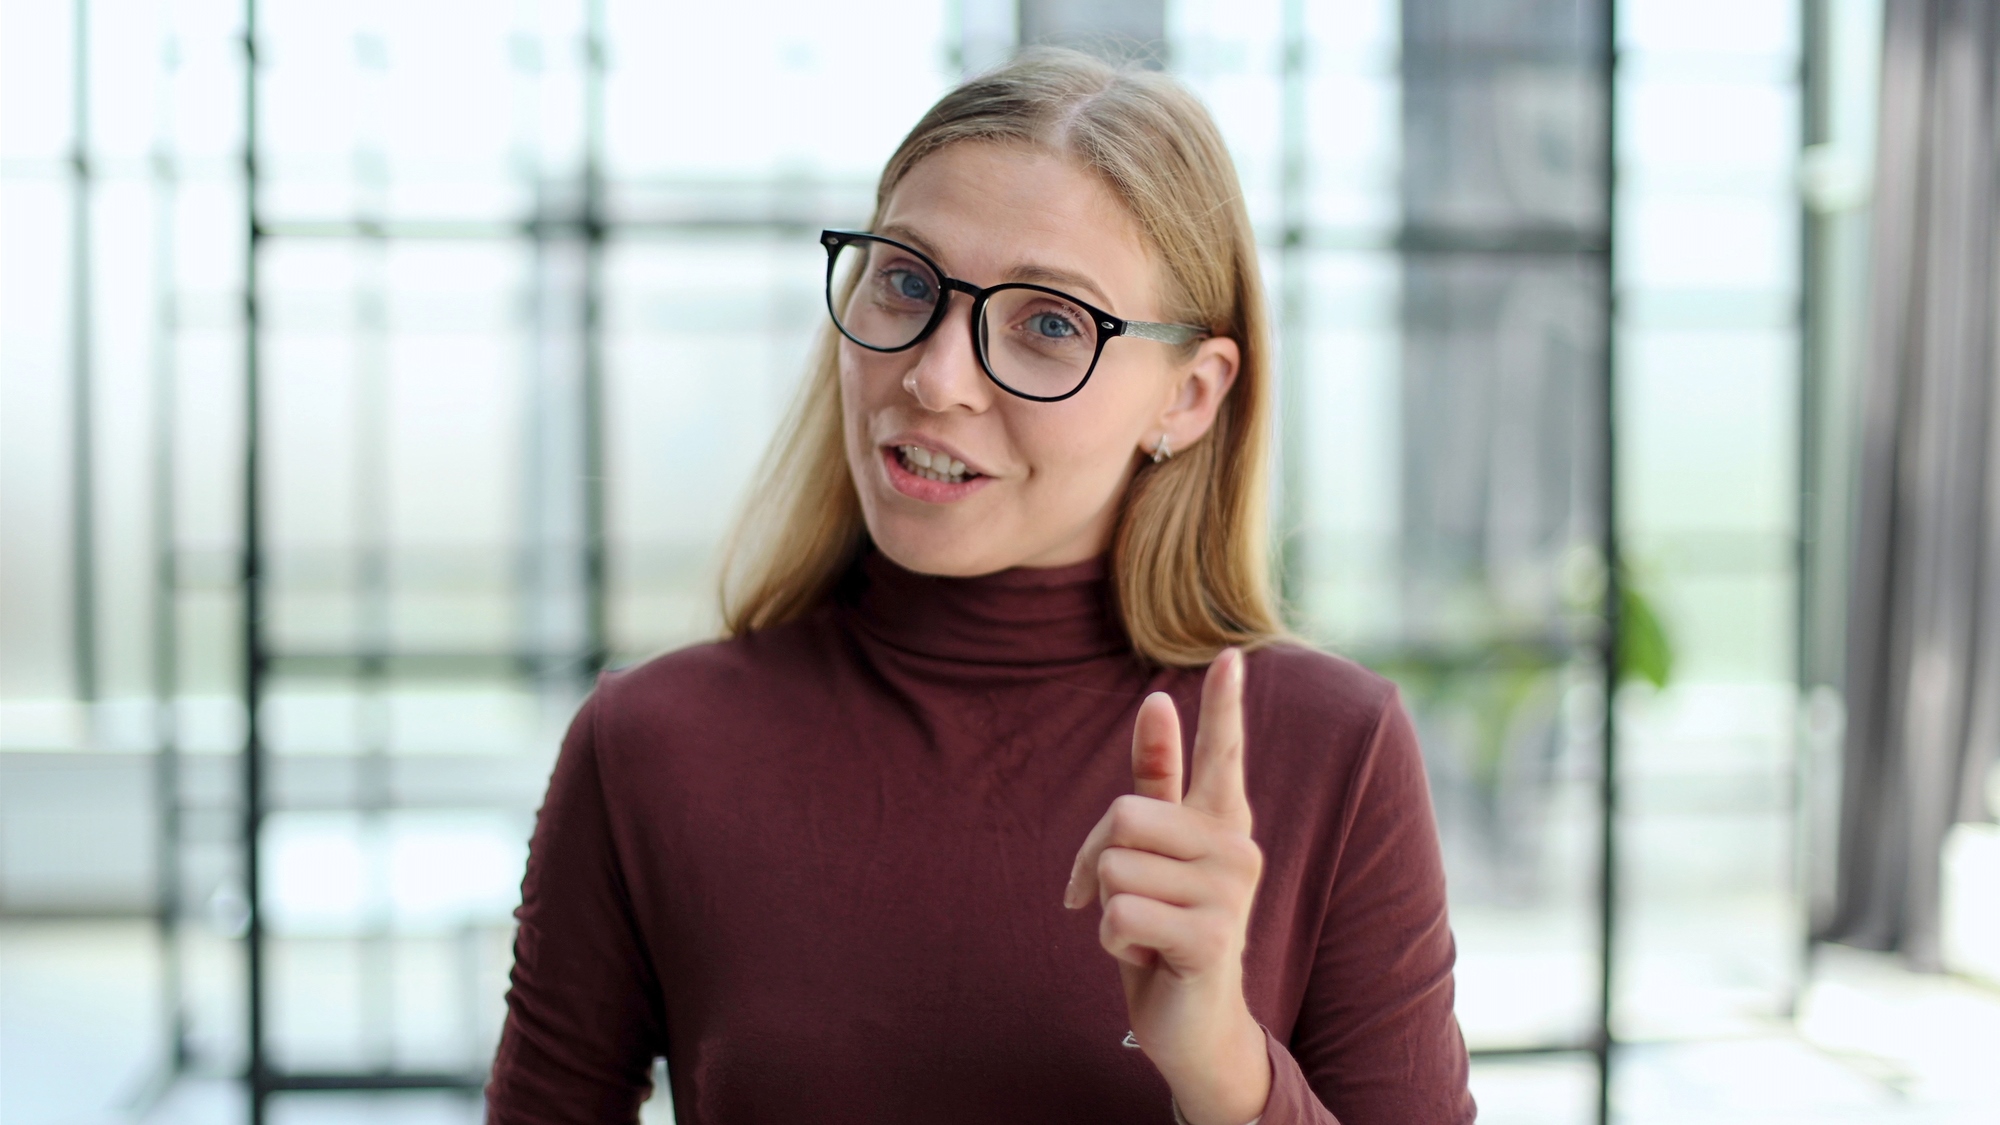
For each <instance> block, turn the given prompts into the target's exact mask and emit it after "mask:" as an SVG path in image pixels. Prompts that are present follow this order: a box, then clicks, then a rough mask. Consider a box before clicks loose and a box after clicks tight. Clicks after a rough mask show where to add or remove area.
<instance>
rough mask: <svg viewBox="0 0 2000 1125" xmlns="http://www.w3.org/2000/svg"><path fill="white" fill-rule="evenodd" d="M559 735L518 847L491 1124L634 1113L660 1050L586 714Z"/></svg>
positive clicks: (654, 991)
mask: <svg viewBox="0 0 2000 1125" xmlns="http://www.w3.org/2000/svg"><path fill="white" fill-rule="evenodd" d="M602 692H603V681H602V680H600V682H599V690H598V693H597V694H593V695H592V696H591V698H590V699H589V700H587V701H586V702H585V703H584V706H583V708H582V710H580V711H579V712H578V713H577V716H576V718H575V719H574V720H573V721H572V722H571V724H570V729H569V733H568V735H567V736H566V737H565V738H564V739H563V746H562V753H561V755H560V756H559V757H558V759H557V761H556V767H555V772H554V774H553V776H552V777H551V778H550V779H549V789H548V796H547V798H546V799H545V801H544V803H543V805H542V810H541V813H540V815H539V817H538V818H537V820H536V823H535V835H534V840H533V843H532V844H531V845H530V847H529V852H528V870H527V876H526V878H525V880H524V881H523V883H522V887H521V906H520V908H519V909H518V910H517V911H515V917H516V918H517V919H518V920H519V923H520V927H519V930H518V932H517V935H516V937H515V939H514V970H513V975H512V981H513V987H512V988H510V989H509V990H508V993H507V1022H506V1026H505V1027H504V1028H503V1029H502V1031H501V1035H500V1048H499V1052H498V1054H497V1056H496V1057H495V1059H494V1064H493V1076H492V1080H491V1082H490V1083H489V1084H488V1086H487V1090H486V1099H487V1113H488V1120H489V1121H492V1122H495V1123H496V1125H512V1123H529V1122H534V1123H547V1122H593V1123H602V1122H616V1121H626V1122H629V1121H635V1120H637V1117H638V1112H639V1105H640V1103H641V1102H643V1101H644V1100H645V1098H646V1096H647V1094H648V1093H649V1092H650V1089H651V1081H650V1077H649V1073H650V1070H651V1067H652V1060H653V1059H654V1057H655V1056H658V1055H660V1054H662V1053H664V1051H665V1037H664V1034H663V1030H662V1024H663V1018H662V1016H661V1013H660V1011H659V1007H658V997H659V995H660V992H659V988H658V986H657V983H656V981H655V977H654V973H653V970H652V967H651V964H650V962H649V960H648V958H647V955H646V951H645V947H644V945H643V943H642V942H641V940H640V937H639V932H638V927H637V924H636V922H635V921H634V918H633V914H632V907H631V898H630V896H629V894H628V893H627V890H626V885H625V879H624V875H623V873H622V872H621V869H620V865H619V861H618V856H617V852H616V850H615V848H614V846H613V838H612V831H611V823H610V820H609V817H608V815H607V809H606V803H605V794H604V779H603V775H602V773H601V770H600V763H599V760H598V745H597V740H596V738H595V729H594V724H595V720H596V715H597V710H598V707H599V705H600V704H599V698H600V696H601V694H602Z"/></svg>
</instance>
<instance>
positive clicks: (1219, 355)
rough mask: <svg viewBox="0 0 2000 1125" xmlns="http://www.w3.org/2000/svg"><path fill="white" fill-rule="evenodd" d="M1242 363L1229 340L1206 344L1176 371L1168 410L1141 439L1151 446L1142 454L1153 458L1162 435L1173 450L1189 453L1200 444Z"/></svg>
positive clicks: (1214, 339) (1217, 339) (1217, 338)
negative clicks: (1188, 450) (1183, 450)
mask: <svg viewBox="0 0 2000 1125" xmlns="http://www.w3.org/2000/svg"><path fill="white" fill-rule="evenodd" d="M1242 361H1243V353H1242V351H1241V349H1239V348H1238V347H1237V346H1236V341H1234V340H1232V339H1230V338H1229V337H1227V336H1213V337H1210V338H1209V339H1206V340H1203V341H1202V342H1201V346H1200V347H1199V348H1198V349H1196V351H1195V353H1194V357H1193V358H1192V359H1190V360H1188V361H1187V362H1186V363H1185V364H1183V365H1181V366H1180V367H1179V368H1178V369H1177V370H1176V371H1175V373H1174V379H1173V382H1172V383H1171V384H1170V385H1169V387H1168V391H1167V406H1166V409H1165V410H1163V411H1161V413H1160V416H1159V419H1158V422H1157V424H1156V425H1155V426H1154V427H1153V429H1152V430H1151V431H1149V432H1148V433H1147V434H1145V435H1144V436H1143V438H1142V439H1141V440H1143V441H1145V442H1147V443H1148V444H1147V445H1146V447H1145V448H1144V449H1143V450H1142V452H1144V453H1146V454H1149V455H1150V454H1151V453H1152V451H1153V446H1152V443H1154V442H1157V441H1159V440H1160V435H1161V434H1165V435H1166V437H1167V443H1168V445H1169V446H1170V447H1171V448H1173V449H1186V448H1188V447H1189V446H1192V445H1193V444H1194V443H1195V442H1197V441H1200V440H1201V438H1202V435H1204V434H1206V433H1208V428H1209V427H1210V426H1213V425H1214V424H1215V412H1216V411H1218V410H1220V409H1222V400H1223V398H1225V397H1226V396H1227V395H1228V394H1229V388H1231V387H1233V386H1235V385H1236V371H1237V368H1238V367H1239V366H1240V365H1241V363H1242Z"/></svg>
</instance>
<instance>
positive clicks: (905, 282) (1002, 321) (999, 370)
mask: <svg viewBox="0 0 2000 1125" xmlns="http://www.w3.org/2000/svg"><path fill="white" fill-rule="evenodd" d="M827 283H828V286H829V290H828V294H829V296H830V297H831V298H832V299H831V300H830V301H829V302H828V307H829V308H832V309H834V310H836V313H835V316H836V319H837V320H838V322H839V324H840V328H841V330H842V331H844V332H846V333H847V334H848V335H849V336H851V337H853V338H854V339H855V340H857V341H859V342H860V343H863V344H866V345H867V346H869V347H871V348H883V349H895V348H901V347H905V346H907V345H908V344H909V343H910V342H911V341H913V340H915V339H916V338H917V336H918V335H919V334H921V333H922V332H923V330H924V326H925V325H927V324H929V323H930V321H931V316H932V314H933V313H934V312H935V311H936V309H937V303H938V301H939V300H941V299H942V298H943V294H944V285H943V282H942V280H941V279H940V278H939V277H938V276H937V273H936V272H935V271H933V270H932V269H931V268H930V267H929V266H928V265H925V264H924V262H923V261H922V260H921V259H918V258H916V257H914V256H913V255H911V254H910V253H908V252H907V251H905V250H903V249H901V248H899V247H896V246H892V245H890V244H888V243H885V242H876V241H873V240H869V239H859V240H856V241H853V242H849V243H847V244H846V245H845V246H843V247H841V249H840V250H839V251H838V253H836V255H835V256H834V260H833V270H832V272H831V273H830V274H829V275H828V277H827ZM975 333H976V336H977V339H978V342H979V350H980V352H981V355H982V357H983V358H984V359H985V361H986V366H987V369H988V370H989V372H990V373H991V374H992V376H993V378H994V379H995V380H996V381H998V382H999V383H1000V384H1001V385H1002V386H1005V387H1007V388H1008V389H1009V390H1013V391H1016V392H1019V393H1021V394H1024V395H1031V396H1034V397H1036V398H1054V397H1056V396H1058V395H1064V394H1068V393H1069V392H1070V391H1072V390H1074V389H1075V388H1076V387H1077V385H1078V384H1080V383H1082V382H1083V380H1084V378H1085V377H1086V376H1088V375H1089V374H1090V365H1091V361H1092V360H1094V359H1095V358H1096V356H1097V321H1096V319H1095V318H1094V317H1092V316H1091V315H1090V313H1089V312H1088V311H1086V310H1085V309H1083V308H1082V307H1081V306H1079V305H1077V304H1076V303H1075V302H1073V301H1069V300H1066V299H1064V298H1063V297H1062V296H1060V295H1059V294H1055V293H1051V292H1048V291H1045V290H1042V289H1035V288H1028V287H1008V288H1003V289H999V290H996V291H995V292H993V293H992V294H991V295H990V296H989V297H988V298H987V301H986V307H985V310H984V311H983V313H982V315H981V316H980V319H979V323H978V324H977V325H976V326H975Z"/></svg>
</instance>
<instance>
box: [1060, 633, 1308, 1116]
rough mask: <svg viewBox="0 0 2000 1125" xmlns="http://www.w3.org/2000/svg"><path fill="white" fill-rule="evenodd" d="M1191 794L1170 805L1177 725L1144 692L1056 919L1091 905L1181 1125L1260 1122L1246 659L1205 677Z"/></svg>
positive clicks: (1264, 1065) (1158, 699)
mask: <svg viewBox="0 0 2000 1125" xmlns="http://www.w3.org/2000/svg"><path fill="white" fill-rule="evenodd" d="M1192 769H1193V773H1194V779H1193V783H1192V784H1191V785H1190V786H1189V787H1188V790H1187V797H1186V799H1185V800H1183V799H1182V797H1181V724H1180V717H1179V715H1178V714H1177V713H1176V712H1175V710H1174V701H1173V700H1172V699H1171V698H1169V697H1168V696H1167V695H1166V693H1164V692H1155V693H1153V694H1152V695H1150V696H1147V697H1146V701H1145V702H1144V703H1142V704H1140V705H1139V717H1138V720H1137V721H1136V722H1134V724H1133V727H1132V792H1131V793H1130V794H1128V795H1126V796H1123V797H1120V798H1118V799H1117V800H1115V801H1113V802H1111V808H1110V810H1109V811H1107V812H1106V813H1105V814H1104V818H1103V819H1102V820H1100V821H1098V822H1097V826H1096V827H1095V828H1093V829H1091V830H1090V835H1089V837H1087V838H1086V839H1085V840H1084V842H1083V848H1082V850H1080V851H1078V852H1077V854H1076V864H1075V866H1073V867H1072V868H1071V869H1070V881H1069V887H1068V889H1067V890H1066V891H1065V892H1064V894H1063V905H1064V906H1067V907H1069V908H1070V909H1072V910H1074V909H1076V908H1078V907H1081V906H1083V905H1084V904H1085V903H1088V902H1090V901H1091V900H1092V899H1093V898H1094V899H1096V900H1097V902H1098V904H1099V905H1100V906H1101V907H1103V910H1104V917H1103V920H1102V921H1101V922H1100V923H1099V925H1098V928H1097V934H1098V940H1099V941H1100V942H1101V943H1103V945H1104V948H1105V951H1106V952H1108V953H1110V954H1111V955H1112V956H1113V957H1116V958H1117V959H1118V969H1119V973H1120V975H1121V976H1122V977H1123V978H1124V983H1125V1006H1126V1010H1127V1011H1128V1012H1129V1013H1130V1014H1131V1019H1132V1035H1133V1038H1135V1039H1137V1040H1138V1042H1139V1046H1140V1047H1141V1048H1142V1049H1143V1050H1144V1051H1145V1052H1146V1056H1147V1057H1148V1058H1150V1059H1151V1060H1152V1061H1153V1065H1154V1066H1156V1067H1158V1068H1159V1070H1160V1073H1161V1075H1162V1076H1164V1077H1165V1078H1166V1080H1167V1084H1168V1085H1169V1086H1171V1087H1172V1088H1173V1091H1174V1101H1175V1102H1176V1103H1177V1104H1178V1105H1179V1106H1180V1110H1181V1115H1182V1116H1184V1117H1185V1118H1187V1120H1188V1121H1189V1122H1190V1123H1191V1125H1244V1123H1245V1122H1247V1121H1249V1120H1251V1119H1252V1118H1254V1117H1257V1116H1258V1115H1259V1114H1261V1113H1263V1112H1264V1103H1265V1102H1266V1101H1267V1100H1268V1099H1269V1097H1270V1091H1271V1066H1270V1060H1269V1057H1268V1056H1267V1055H1266V1054H1265V1051H1264V1032H1263V1029H1262V1028H1260V1027H1259V1026H1258V1025H1257V1021H1256V1019H1255V1017H1253V1016H1252V1015H1251V1014H1250V1009H1249V1006H1248V1005H1247V1004H1246V1003H1245V1002H1244V999H1243V944H1244V938H1245V934H1246V932H1247V931H1248V929H1249V925H1250V903H1251V900H1252V899H1253V898H1255V897H1256V893H1257V880H1258V878H1259V877H1260V876H1261V875H1262V874H1263V870H1264V856H1263V853H1262V852H1261V851H1259V850H1258V848H1257V845H1256V843H1255V842H1254V841H1252V840H1251V838H1250V800H1249V798H1248V797H1247V796H1246V795H1245V794H1244V790H1243V654H1242V653H1241V652H1239V651H1237V650H1236V649H1226V650H1224V651H1223V653H1222V655H1221V656H1219V657H1217V658H1216V660H1215V663H1213V664H1211V665H1210V666H1209V669H1208V676H1207V679H1206V680H1205V681H1204V682H1203V683H1202V689H1201V723H1200V726H1199V727H1198V728H1197V730H1196V732H1195V742H1194V761H1193V764H1192Z"/></svg>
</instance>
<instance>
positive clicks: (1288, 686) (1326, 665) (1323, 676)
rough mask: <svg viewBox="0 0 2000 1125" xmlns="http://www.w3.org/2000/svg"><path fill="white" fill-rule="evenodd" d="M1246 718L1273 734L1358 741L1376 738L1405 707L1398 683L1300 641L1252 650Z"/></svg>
mask: <svg viewBox="0 0 2000 1125" xmlns="http://www.w3.org/2000/svg"><path fill="white" fill-rule="evenodd" d="M1243 697H1244V698H1243V704H1244V709H1245V715H1246V718H1249V719H1250V721H1251V722H1252V723H1254V724H1255V725H1257V726H1259V727H1263V728H1266V732H1267V734H1277V735H1281V736H1292V737H1309V738H1311V739H1312V740H1314V741H1318V742H1320V743H1321V744H1322V745H1325V743H1326V742H1327V741H1331V742H1333V743H1336V744H1342V745H1352V744H1355V743H1366V742H1368V741H1371V740H1372V739H1373V737H1374V736H1375V733H1376V731H1377V729H1378V728H1379V727H1381V725H1382V724H1383V721H1384V719H1385V718H1388V717H1392V716H1393V714H1394V713H1396V712H1398V711H1399V710H1400V707H1401V704H1400V703H1399V701H1398V696H1397V692H1396V685H1395V684H1394V683H1392V682H1390V681H1389V680H1388V679H1386V678H1385V677H1383V676H1380V675H1378V674H1376V673H1374V672H1371V671H1369V670H1368V669H1366V668H1364V667H1362V666H1361V665H1359V664H1357V663H1355V662H1354V661H1352V660H1349V659H1347V658H1346V657H1342V656H1335V655H1333V654H1331V653H1328V652H1322V651H1320V650H1319V649H1316V648H1312V647H1309V646H1307V645H1303V644H1299V643H1296V642H1289V641H1287V642H1281V643H1278V644H1273V645H1268V646H1265V647H1263V648H1259V649H1257V650H1255V651H1253V652H1251V653H1250V654H1249V659H1248V662H1247V663H1246V664H1245V665H1244V681H1243Z"/></svg>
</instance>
